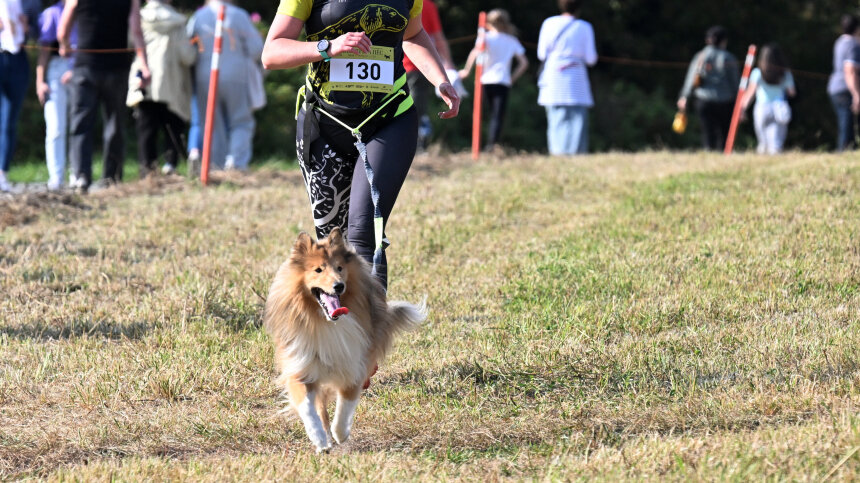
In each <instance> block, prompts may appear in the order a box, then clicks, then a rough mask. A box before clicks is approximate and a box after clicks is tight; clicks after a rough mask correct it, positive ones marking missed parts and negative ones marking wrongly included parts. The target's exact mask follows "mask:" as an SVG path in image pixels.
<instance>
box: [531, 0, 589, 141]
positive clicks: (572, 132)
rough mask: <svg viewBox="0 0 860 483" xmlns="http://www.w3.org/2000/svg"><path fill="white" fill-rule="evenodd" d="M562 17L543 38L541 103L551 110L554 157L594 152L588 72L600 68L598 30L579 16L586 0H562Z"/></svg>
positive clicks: (547, 24)
mask: <svg viewBox="0 0 860 483" xmlns="http://www.w3.org/2000/svg"><path fill="white" fill-rule="evenodd" d="M558 7H559V9H560V10H561V15H556V16H555V17H550V18H548V19H546V20H544V22H543V25H541V28H540V35H539V37H538V51H537V56H538V59H540V60H541V61H543V70H542V71H541V73H540V77H539V78H538V87H539V88H540V94H539V95H538V104H540V105H541V106H544V107H545V108H546V117H547V124H548V127H547V143H548V145H549V152H550V154H555V155H560V154H567V155H570V154H586V153H587V152H588V110H589V109H591V107H592V106H594V98H593V97H592V95H591V84H590V83H589V81H588V69H587V68H586V66H593V65H595V64H596V63H597V49H596V47H595V41H594V28H593V27H592V26H591V24H590V23H588V22H586V21H585V20H582V19H580V18H578V17H579V13H580V10H581V9H582V1H581V0H559V2H558Z"/></svg>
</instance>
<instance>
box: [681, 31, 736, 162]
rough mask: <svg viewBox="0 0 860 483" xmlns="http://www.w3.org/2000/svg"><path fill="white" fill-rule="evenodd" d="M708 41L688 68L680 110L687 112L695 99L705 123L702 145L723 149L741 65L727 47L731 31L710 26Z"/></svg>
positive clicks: (706, 36)
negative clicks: (728, 32)
mask: <svg viewBox="0 0 860 483" xmlns="http://www.w3.org/2000/svg"><path fill="white" fill-rule="evenodd" d="M705 43H706V44H707V45H706V46H705V48H704V49H702V50H700V51H699V52H697V53H696V55H695V56H694V57H693V61H692V62H690V67H689V69H687V77H686V78H685V79H684V87H683V88H682V89H681V95H680V96H679V97H678V109H680V110H681V111H682V112H683V111H686V109H687V107H688V104H689V102H688V99H690V98H693V100H694V103H693V105H694V107H695V110H696V113H697V114H698V115H699V120H700V121H701V123H702V146H703V147H704V148H705V149H707V150H711V151H721V150H723V148H724V147H725V145H726V137H727V136H728V133H729V126H730V125H731V122H732V111H733V110H734V103H735V96H736V94H737V90H738V84H739V83H740V66H739V65H738V61H737V59H736V58H735V56H734V55H732V54H731V53H730V52H729V51H727V50H726V46H727V45H728V34H727V33H726V29H724V28H723V27H721V26H719V25H717V26H714V27H711V28H710V29H708V31H707V32H706V33H705Z"/></svg>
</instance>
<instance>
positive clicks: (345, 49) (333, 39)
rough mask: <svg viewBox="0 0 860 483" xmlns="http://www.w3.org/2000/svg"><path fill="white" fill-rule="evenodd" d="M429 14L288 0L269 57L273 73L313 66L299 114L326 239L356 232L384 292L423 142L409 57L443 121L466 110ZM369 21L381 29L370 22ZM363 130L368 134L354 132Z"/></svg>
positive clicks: (308, 175)
mask: <svg viewBox="0 0 860 483" xmlns="http://www.w3.org/2000/svg"><path fill="white" fill-rule="evenodd" d="M421 7H422V2H420V1H418V0H414V1H412V0H407V1H403V0H385V1H381V2H378V3H373V4H367V2H365V1H364V0H346V1H341V0H328V1H325V0H323V1H320V0H305V1H294V0H284V1H282V2H281V5H280V7H279V8H278V14H277V15H276V17H275V20H274V21H273V22H272V27H271V29H270V30H269V36H268V38H267V40H266V45H265V47H264V49H263V56H262V61H263V65H264V66H265V67H266V68H267V69H287V68H292V67H298V66H301V65H305V64H310V68H309V69H308V75H307V78H306V87H305V89H304V90H303V91H302V95H303V96H304V97H303V98H302V99H301V100H302V102H301V103H300V106H301V109H300V111H299V112H298V123H297V126H296V151H297V152H296V154H297V155H298V160H299V166H300V167H301V169H302V174H303V176H304V179H305V185H306V188H307V192H308V198H309V201H310V203H311V209H312V212H313V217H314V225H315V227H316V232H317V237H319V238H323V237H325V236H327V235H328V234H329V233H330V232H331V231H332V230H333V229H334V228H336V227H337V228H340V229H341V230H343V231H345V232H347V239H348V240H349V242H350V243H351V244H352V245H353V247H354V248H355V249H356V251H357V252H358V255H359V256H360V257H362V258H363V259H365V260H366V261H368V262H372V263H373V266H374V270H375V276H376V278H377V280H379V282H380V283H381V284H382V285H383V287H386V286H387V285H386V284H387V282H388V276H387V259H386V258H385V253H384V251H383V250H384V247H385V245H386V239H385V235H384V233H379V232H384V229H385V225H386V223H387V222H388V216H389V215H390V213H391V210H392V208H393V206H394V204H395V201H396V199H397V196H398V194H399V193H400V189H401V188H402V186H403V183H404V181H405V179H406V175H407V173H408V172H409V168H410V166H411V165H412V158H413V156H414V155H415V149H416V145H417V136H418V117H417V114H416V110H415V107H414V106H413V100H412V98H411V97H410V96H409V86H408V84H407V80H406V70H405V68H404V67H403V55H404V53H408V54H409V56H410V58H411V59H412V61H413V62H414V63H415V65H416V66H418V68H419V70H420V71H421V72H422V73H423V74H424V75H425V76H426V77H427V79H428V80H429V81H431V83H432V84H433V85H435V86H436V87H437V88H438V89H439V91H440V93H441V95H442V99H443V101H445V103H446V104H447V105H448V110H447V111H445V112H442V113H439V117H441V118H442V119H448V118H452V117H454V116H456V115H457V113H458V112H459V106H460V98H459V96H458V94H457V91H456V90H455V89H454V86H452V85H451V83H450V82H449V81H448V77H447V74H446V73H445V70H444V68H443V67H442V59H441V58H440V57H439V54H438V53H437V52H436V49H435V47H434V46H433V43H432V40H431V39H430V36H428V35H427V33H426V32H425V31H424V29H423V27H422V24H421V18H420V17H421ZM366 18H373V19H380V23H378V24H375V23H370V24H368V23H367V22H365V21H364V20H363V19H366ZM302 29H304V30H305V32H306V36H305V37H304V38H303V39H306V40H301V41H300V40H298V38H299V34H300V33H301V31H302ZM351 52H363V53H365V54H369V55H368V56H367V57H366V58H362V59H361V62H357V61H356V60H355V59H351V58H350V57H349V56H348V55H344V54H349V53H351ZM324 86H325V87H324ZM356 87H358V88H360V90H358V89H356ZM359 127H360V133H361V134H360V136H359V135H355V134H353V132H354V131H353V130H354V129H359ZM361 156H363V157H364V159H361ZM365 160H366V162H367V164H368V165H370V166H371V170H370V171H372V174H370V176H372V179H373V186H371V183H370V182H369V181H368V178H367V176H368V171H367V170H366V166H365ZM377 195H378V202H377ZM377 208H378V211H379V213H378V216H377V213H376V211H377V210H376V209H377ZM377 235H378V236H377Z"/></svg>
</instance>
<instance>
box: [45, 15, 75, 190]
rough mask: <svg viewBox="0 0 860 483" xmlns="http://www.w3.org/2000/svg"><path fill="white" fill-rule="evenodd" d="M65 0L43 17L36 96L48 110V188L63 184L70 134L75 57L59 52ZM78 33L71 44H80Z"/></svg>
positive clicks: (46, 146) (46, 111)
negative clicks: (71, 83) (59, 37)
mask: <svg viewBox="0 0 860 483" xmlns="http://www.w3.org/2000/svg"><path fill="white" fill-rule="evenodd" d="M64 4H65V1H64V0H60V1H59V2H57V3H55V4H54V5H51V6H50V7H48V8H46V9H45V11H44V12H42V14H41V15H40V16H39V46H40V49H39V64H38V66H36V95H37V96H38V97H39V102H40V103H41V104H42V107H43V108H44V110H45V161H46V162H47V165H48V189H49V190H57V189H60V188H61V187H62V186H63V178H64V176H65V172H66V146H67V143H66V138H67V137H68V134H69V122H68V117H69V95H70V93H69V85H68V83H69V80H70V79H71V77H72V60H71V58H67V57H63V56H61V55H60V53H59V48H60V42H59V41H58V40H57V31H58V30H59V26H60V19H61V18H62V15H63V7H64ZM75 37H76V36H75V32H72V35H71V43H72V45H76V44H77V40H76V38H75Z"/></svg>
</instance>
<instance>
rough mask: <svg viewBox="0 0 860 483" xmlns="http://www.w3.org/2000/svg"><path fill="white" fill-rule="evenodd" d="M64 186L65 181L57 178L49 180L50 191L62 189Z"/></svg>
mask: <svg viewBox="0 0 860 483" xmlns="http://www.w3.org/2000/svg"><path fill="white" fill-rule="evenodd" d="M62 188H63V183H62V182H60V181H57V180H51V181H48V191H60V190H61V189H62Z"/></svg>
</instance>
